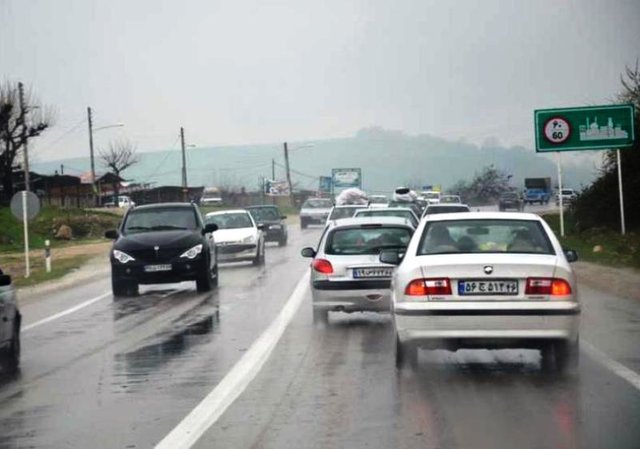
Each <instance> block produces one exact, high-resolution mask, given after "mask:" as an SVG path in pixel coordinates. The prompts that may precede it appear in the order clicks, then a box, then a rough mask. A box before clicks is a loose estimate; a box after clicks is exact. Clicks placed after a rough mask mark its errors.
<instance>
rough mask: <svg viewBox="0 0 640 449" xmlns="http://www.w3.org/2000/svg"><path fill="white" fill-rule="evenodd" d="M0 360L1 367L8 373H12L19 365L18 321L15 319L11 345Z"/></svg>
mask: <svg viewBox="0 0 640 449" xmlns="http://www.w3.org/2000/svg"><path fill="white" fill-rule="evenodd" d="M1 355H2V359H1V360H0V362H1V364H2V366H3V367H4V368H5V369H6V370H7V371H9V372H14V371H16V370H17V369H18V366H19V365H20V321H19V318H16V324H15V325H14V326H13V334H12V337H11V343H10V344H9V348H8V349H7V350H6V352H5V353H3V354H1Z"/></svg>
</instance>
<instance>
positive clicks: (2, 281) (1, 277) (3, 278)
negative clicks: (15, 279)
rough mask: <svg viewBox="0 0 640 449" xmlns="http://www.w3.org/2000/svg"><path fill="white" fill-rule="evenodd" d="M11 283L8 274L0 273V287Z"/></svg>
mask: <svg viewBox="0 0 640 449" xmlns="http://www.w3.org/2000/svg"><path fill="white" fill-rule="evenodd" d="M7 285H11V276H9V275H8V274H0V287H6V286H7Z"/></svg>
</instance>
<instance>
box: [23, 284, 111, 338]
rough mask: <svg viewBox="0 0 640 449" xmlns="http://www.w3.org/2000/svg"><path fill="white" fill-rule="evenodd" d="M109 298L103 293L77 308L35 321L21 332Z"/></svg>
mask: <svg viewBox="0 0 640 449" xmlns="http://www.w3.org/2000/svg"><path fill="white" fill-rule="evenodd" d="M109 296H111V292H107V293H103V294H102V295H100V296H96V297H95V298H92V299H89V300H87V301H85V302H82V303H80V304H78V305H77V306H73V307H71V308H69V309H67V310H63V311H62V312H59V313H56V314H54V315H51V316H50V317H47V318H44V319H42V320H40V321H36V322H35V323H31V324H27V325H26V326H22V332H26V331H28V330H31V329H33V328H35V327H38V326H42V325H43V324H46V323H50V322H51V321H55V320H57V319H58V318H62V317H63V316H67V315H70V314H72V313H74V312H77V311H78V310H81V309H84V308H85V307H89V306H90V305H91V304H94V303H96V302H98V301H101V300H103V299H104V298H107V297H109Z"/></svg>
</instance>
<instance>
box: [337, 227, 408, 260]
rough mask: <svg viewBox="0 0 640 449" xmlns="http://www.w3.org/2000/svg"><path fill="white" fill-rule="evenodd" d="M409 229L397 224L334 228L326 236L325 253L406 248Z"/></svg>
mask: <svg viewBox="0 0 640 449" xmlns="http://www.w3.org/2000/svg"><path fill="white" fill-rule="evenodd" d="M409 240H411V230H410V229H409V228H405V227H398V226H395V227H394V226H374V227H358V228H343V229H336V230H334V231H332V232H331V233H329V235H328V236H327V243H326V245H325V253H327V254H335V255H340V254H342V255H349V254H378V253H380V251H381V250H383V249H386V248H400V249H402V248H406V247H407V245H408V244H409Z"/></svg>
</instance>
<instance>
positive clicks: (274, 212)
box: [248, 207, 280, 221]
mask: <svg viewBox="0 0 640 449" xmlns="http://www.w3.org/2000/svg"><path fill="white" fill-rule="evenodd" d="M248 210H249V213H250V214H251V216H252V217H253V219H254V220H257V221H261V220H279V219H280V214H279V213H278V209H277V208H275V207H252V208H250V209H248Z"/></svg>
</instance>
